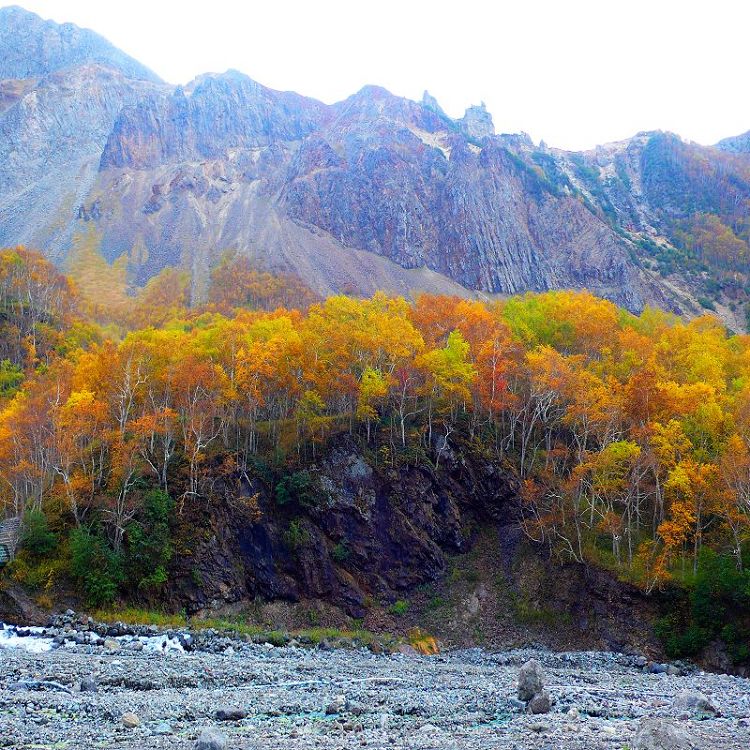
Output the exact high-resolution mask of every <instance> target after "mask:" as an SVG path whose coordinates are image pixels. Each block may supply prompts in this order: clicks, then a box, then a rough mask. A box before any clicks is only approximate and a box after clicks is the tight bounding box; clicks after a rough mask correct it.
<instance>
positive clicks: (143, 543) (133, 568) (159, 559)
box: [125, 490, 174, 590]
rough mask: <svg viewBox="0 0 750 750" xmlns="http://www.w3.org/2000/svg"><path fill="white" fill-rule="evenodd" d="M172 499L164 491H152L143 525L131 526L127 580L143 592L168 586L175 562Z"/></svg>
mask: <svg viewBox="0 0 750 750" xmlns="http://www.w3.org/2000/svg"><path fill="white" fill-rule="evenodd" d="M173 510H174V502H173V501H172V498H171V497H170V496H169V495H168V494H167V493H166V492H163V491H162V490H151V492H149V493H148V494H147V495H146V497H145V498H144V504H143V511H142V517H141V521H140V522H139V523H133V524H130V526H128V530H127V555H126V560H125V565H126V570H127V577H128V579H129V580H132V581H134V582H135V583H136V586H137V588H138V589H139V590H149V589H154V588H158V587H159V586H162V585H163V584H165V583H166V582H167V565H168V564H169V561H170V560H171V559H172V553H173V549H172V538H171V531H170V527H169V519H170V517H171V514H172V511H173Z"/></svg>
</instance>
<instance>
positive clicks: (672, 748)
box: [633, 719, 695, 750]
mask: <svg viewBox="0 0 750 750" xmlns="http://www.w3.org/2000/svg"><path fill="white" fill-rule="evenodd" d="M694 749H695V744H694V743H693V741H692V739H691V737H690V734H689V733H688V732H687V730H685V729H683V727H681V726H680V725H678V724H675V723H674V722H672V721H669V720H667V719H644V720H643V722H641V726H640V728H639V729H638V731H637V732H636V735H635V738H634V739H633V750H694Z"/></svg>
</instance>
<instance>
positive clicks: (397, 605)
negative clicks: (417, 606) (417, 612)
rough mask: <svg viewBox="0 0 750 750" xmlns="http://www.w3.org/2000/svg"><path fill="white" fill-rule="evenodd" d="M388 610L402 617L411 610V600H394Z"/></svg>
mask: <svg viewBox="0 0 750 750" xmlns="http://www.w3.org/2000/svg"><path fill="white" fill-rule="evenodd" d="M388 611H389V612H390V613H391V614H392V615H397V616H398V617H401V616H402V615H405V614H406V613H407V612H408V611H409V602H407V601H406V600H405V599H399V600H398V601H396V602H393V604H391V606H390V608H389V609H388Z"/></svg>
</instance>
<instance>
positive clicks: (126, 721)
mask: <svg viewBox="0 0 750 750" xmlns="http://www.w3.org/2000/svg"><path fill="white" fill-rule="evenodd" d="M121 721H122V725H123V726H124V727H127V728H128V729H135V728H136V727H139V726H140V725H141V720H140V719H139V718H138V717H137V716H136V715H135V714H134V713H132V712H130V711H128V712H127V713H124V714H123V715H122V719H121Z"/></svg>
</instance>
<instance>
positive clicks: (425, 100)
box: [422, 89, 448, 117]
mask: <svg viewBox="0 0 750 750" xmlns="http://www.w3.org/2000/svg"><path fill="white" fill-rule="evenodd" d="M422 104H423V105H424V106H425V107H427V109H431V110H432V111H433V112H437V113H438V114H439V115H440V116H441V117H447V116H448V115H446V114H445V112H444V111H443V108H442V107H441V106H440V104H438V100H437V99H436V98H435V97H434V96H432V94H430V92H429V91H427V89H425V92H424V94H422Z"/></svg>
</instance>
